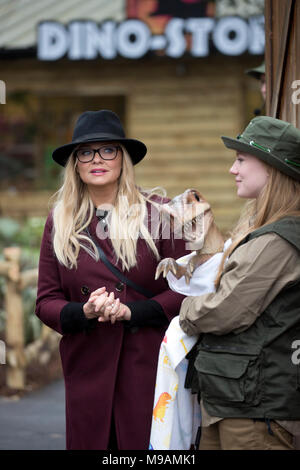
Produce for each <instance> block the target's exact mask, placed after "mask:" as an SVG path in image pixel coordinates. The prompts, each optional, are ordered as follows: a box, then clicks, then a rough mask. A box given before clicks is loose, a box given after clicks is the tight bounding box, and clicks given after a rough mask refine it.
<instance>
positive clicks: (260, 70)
mask: <svg viewBox="0 0 300 470" xmlns="http://www.w3.org/2000/svg"><path fill="white" fill-rule="evenodd" d="M245 73H246V74H247V75H250V77H253V78H256V79H257V80H260V78H261V76H262V75H264V74H265V73H266V67H265V63H262V64H261V65H259V66H258V67H255V68H254V69H248V70H246V72H245Z"/></svg>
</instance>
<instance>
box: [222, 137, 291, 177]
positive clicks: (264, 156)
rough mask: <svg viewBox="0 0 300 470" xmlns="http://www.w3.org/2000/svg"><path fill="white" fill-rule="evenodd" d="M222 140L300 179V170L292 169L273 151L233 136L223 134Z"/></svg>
mask: <svg viewBox="0 0 300 470" xmlns="http://www.w3.org/2000/svg"><path fill="white" fill-rule="evenodd" d="M222 140H223V142H224V144H225V146H226V147H227V148H229V149H232V150H236V151H239V152H243V153H249V154H250V155H254V156H255V157H257V158H259V159H260V160H262V161H263V162H265V163H267V164H268V165H270V166H273V167H275V168H276V169H277V170H279V171H281V172H282V173H284V174H285V175H287V176H290V177H291V178H293V179H296V180H297V181H300V171H298V170H296V169H294V168H293V169H292V168H291V167H290V166H289V165H287V164H286V163H284V162H283V161H282V160H280V159H279V158H278V157H276V155H274V154H273V153H271V152H264V151H263V150H260V149H259V148H257V147H253V146H252V145H250V144H248V143H246V142H243V141H241V140H240V139H232V138H231V137H225V136H222Z"/></svg>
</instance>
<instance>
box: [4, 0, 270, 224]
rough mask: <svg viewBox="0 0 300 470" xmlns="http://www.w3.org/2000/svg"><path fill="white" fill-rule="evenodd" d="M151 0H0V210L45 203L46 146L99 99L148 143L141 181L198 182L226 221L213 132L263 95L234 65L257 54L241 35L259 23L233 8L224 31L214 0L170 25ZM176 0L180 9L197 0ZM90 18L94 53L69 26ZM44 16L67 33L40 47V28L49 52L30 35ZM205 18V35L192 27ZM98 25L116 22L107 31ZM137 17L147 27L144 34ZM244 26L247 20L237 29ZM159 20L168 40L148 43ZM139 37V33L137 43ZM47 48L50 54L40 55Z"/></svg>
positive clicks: (228, 188) (228, 128)
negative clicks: (232, 24)
mask: <svg viewBox="0 0 300 470" xmlns="http://www.w3.org/2000/svg"><path fill="white" fill-rule="evenodd" d="M18 3H20V4H21V3H22V5H23V7H24V8H23V10H22V9H18V8H17V6H16V4H18ZM159 3H160V2H153V1H151V0H146V1H144V3H143V8H144V7H145V5H146V6H147V8H148V10H147V9H146V10H145V8H144V9H143V8H142V7H141V2H139V1H138V0H135V1H133V0H131V1H128V2H126V1H125V0H117V1H114V2H110V1H105V0H98V1H97V2H95V1H93V0H87V1H86V2H84V3H83V2H77V1H76V0H67V1H66V2H59V1H56V0H55V1H53V0H52V1H50V0H41V1H39V2H34V1H32V0H23V1H22V2H21V1H20V0H16V1H15V2H8V1H7V2H5V1H2V2H1V3H0V26H1V28H2V39H1V43H0V80H2V82H3V83H4V84H5V87H6V95H5V98H6V99H5V104H4V103H3V104H1V105H0V133H1V142H0V161H2V164H1V179H0V184H1V198H0V211H1V214H2V215H3V214H4V215H5V214H9V215H16V216H18V215H20V214H26V213H33V214H34V213H35V214H46V213H47V212H48V200H49V197H50V195H51V194H53V192H54V191H55V189H56V188H57V187H58V185H59V182H60V169H59V168H58V167H57V165H55V164H54V163H53V162H52V160H51V152H52V150H53V149H54V148H55V147H57V146H59V145H62V144H64V143H67V142H69V141H71V138H72V129H73V125H74V122H75V120H76V118H77V117H78V115H79V114H80V113H81V112H83V111H85V110H97V109H101V108H106V109H112V110H114V111H116V112H117V113H118V114H119V115H120V117H121V119H122V121H123V123H124V126H125V128H126V132H127V134H128V136H130V137H133V138H138V139H140V140H142V141H144V142H145V143H146V145H147V147H148V156H147V157H146V158H145V159H144V160H143V161H142V162H141V163H140V164H139V165H137V167H136V176H137V182H138V184H139V185H140V186H143V187H146V188H151V187H155V186H162V187H164V188H165V189H166V190H167V193H168V195H169V196H171V197H172V196H174V195H176V194H179V193H181V192H183V191H184V190H185V189H186V188H189V187H194V188H197V189H199V190H200V191H201V192H202V193H203V194H204V195H205V197H206V198H207V199H208V200H209V201H210V203H211V205H212V208H213V211H214V214H215V216H216V220H217V223H218V225H219V226H220V227H221V228H222V229H223V230H224V232H225V231H227V230H228V229H230V228H231V227H232V225H233V224H234V223H235V221H236V219H237V217H238V214H239V211H240V208H241V204H242V202H241V201H240V200H238V199H237V197H236V188H235V183H234V179H233V178H232V176H230V175H229V173H228V170H229V168H230V166H231V163H232V161H233V158H234V154H233V153H232V152H231V151H229V150H227V149H225V147H224V145H223V143H222V141H221V138H220V137H221V135H228V136H235V135H237V134H238V133H239V132H240V131H241V130H242V129H243V128H244V126H245V124H246V123H247V122H248V121H249V120H250V119H251V117H253V110H254V108H260V107H261V105H262V102H261V97H260V93H259V87H258V83H257V81H256V80H254V79H252V78H251V77H249V76H247V75H246V74H245V70H246V69H248V68H250V67H252V66H257V65H259V64H260V63H261V61H262V60H263V49H262V46H261V45H260V44H255V40H257V37H256V39H253V40H252V39H251V35H250V34H249V32H251V31H252V30H253V28H258V26H257V24H255V25H254V26H253V23H251V19H252V17H250V18H247V17H244V18H241V21H240V22H239V23H238V22H237V23H236V28H237V29H236V31H234V34H235V38H236V39H234V37H233V39H232V38H231V36H230V34H229V32H228V27H227V30H226V24H227V23H226V21H224V23H223V24H222V25H223V26H222V27H221V26H219V25H221V23H220V21H221V20H222V18H228V16H226V15H225V16H222V17H221V18H220V17H218V9H216V7H218V2H217V4H216V5H214V2H201V1H199V5H200V4H201V7H204V6H206V11H205V12H206V16H205V15H204V16H203V15H202V16H203V17H201V18H202V19H205V20H206V21H203V22H202V23H200V22H199V21H198V23H197V22H195V20H197V18H196V17H194V16H193V17H192V18H189V17H188V16H187V15H188V13H189V12H187V15H183V16H182V18H181V19H179V18H178V17H175V16H174V18H173V20H174V21H173V23H172V28H173V29H172V28H171V27H170V24H171V23H170V21H171V20H170V14H171V13H172V12H169V13H170V14H169V15H168V16H166V12H164V11H160V12H159V11H158V13H159V14H157V15H156V16H155V9H154V10H153V8H154V6H155V5H156V8H157V4H159ZM175 3H177V4H178V5H177V6H178V8H179V7H180V8H181V7H182V6H187V5H188V4H190V5H194V6H195V4H196V3H197V1H195V2H187V3H186V2H184V0H182V1H180V0H178V2H174V4H175ZM225 3H226V2H225ZM239 3H240V2H239ZM33 4H36V6H37V4H38V5H39V8H34V5H33ZM96 4H97V5H98V6H96ZM99 4H101V5H102V7H103V8H99ZM179 4H182V5H179ZM183 4H184V5H183ZM13 5H14V7H16V9H15V10H14V11H13ZM26 5H27V6H26ZM47 6H48V8H47ZM223 6H224V4H223ZM27 7H28V9H26V8H27ZM178 12H179V10H178ZM180 12H181V10H180ZM202 13H203V12H202ZM256 13H257V14H259V13H260V11H257V12H256ZM233 14H234V12H232V11H230V15H233ZM136 15H138V17H137V19H135V20H134V21H132V22H130V20H131V19H132V18H133V16H135V17H136ZM174 15H175V12H174ZM245 16H247V15H245ZM108 18H109V19H110V20H109V21H108V20H107V19H108ZM48 20H51V23H49V25H47V23H45V22H47V21H48ZM75 20H76V21H75ZM79 20H80V21H79ZM177 20H178V21H177ZM193 20H194V21H193ZM198 20H199V18H198ZM126 21H127V23H126ZM147 21H148V23H147ZM176 21H177V22H176ZM125 23H126V24H125ZM96 24H98V25H100V24H101V27H100V26H99V29H98V33H97V34H98V36H97V41H98V43H97V47H98V54H97V56H96V57H94V55H95V53H94V52H95V50H94V49H93V47H94V48H95V47H96V46H94V43H91V44H89V45H87V46H86V48H85V49H84V50H83V49H82V48H81V43H80V42H79V40H78V37H79V36H76V34H77V33H78V34H79V35H80V34H83V33H84V31H86V29H84V28H91V29H89V31H96V30H95V27H96V26H95V25H96ZM42 25H43V28H44V29H41V28H42ZM123 25H124V26H123ZM145 25H146V26H145ZM243 25H244V26H243ZM48 26H49V31H50V33H51V31H52V32H53V31H54V29H52V30H51V28H52V27H53V26H54V27H56V31H57V34H60V38H63V35H64V34H68V35H69V36H68V38H67V39H66V38H65V39H64V43H63V42H62V43H61V51H60V52H59V51H58V49H59V47H58V46H59V44H58V39H57V48H56V50H54V49H53V50H52V51H51V50H50V49H51V38H50V39H49V38H48V39H49V41H48V46H49V47H48V49H49V50H50V53H49V51H48V52H47V50H46V46H45V44H44V45H39V44H38V41H39V40H41V36H42V35H43V34H48V33H47V31H48V30H47V27H48ZM204 26H205V27H206V28H207V30H208V29H209V35H208V33H207V35H206V36H204V35H203V34H204V33H203V31H204V29H203V28H204ZM101 28H102V29H101ZM104 28H107V30H106V29H104ZM109 28H111V30H112V29H113V28H115V29H114V30H113V33H114V34H113V36H109V34H110V33H109ZM130 28H133V29H131V30H130ZM146 28H148V30H149V31H152V33H153V31H154V33H155V34H154V33H153V34H152V35H151V36H149V35H148V36H147V34H148V32H147V31H148V30H147V29H146ZM155 28H156V30H155ZM167 28H168V29H167ZM193 28H194V29H193ZM201 28H202V29H201ZM217 28H218V29H217ZM243 28H244V29H245V28H250V29H248V30H247V32H246V33H245V31H246V30H245V31H243ZM251 28H252V29H251ZM49 31H48V32H49ZM105 31H106V33H107V35H106V36H104V32H105ZM164 31H166V33H165V36H166V35H168V34H169V37H167V40H168V42H167V43H168V48H166V47H163V48H157V46H155V44H157V43H156V42H155V41H161V44H165V45H166V37H165V36H164V35H163V32H164ZM176 31H177V33H178V31H179V33H178V34H179V35H178V36H176V34H175V33H176ZM224 31H225V32H224ZM50 33H49V34H50ZM100 33H101V34H100ZM200 33H201V34H200ZM55 34H56V33H55ZM111 34H112V33H111ZM221 34H223V35H226V40H227V43H228V49H227V50H226V49H224V50H223V49H222V48H225V46H226V43H225V41H223V40H222V36H221ZM101 35H102V36H101ZM238 35H240V36H239V37H240V44H239V46H240V49H238V47H237V46H238V44H237V37H238ZM132 36H134V38H135V39H132ZM233 36H234V35H233ZM109 37H117V38H118V41H119V42H118V43H117V45H116V43H115V42H114V43H113V45H112V44H111V43H109V42H108V38H109ZM154 37H155V41H154V39H153V38H154ZM246 37H247V38H249V37H250V43H249V44H248V43H246V42H245V41H246V39H245V38H246ZM82 38H83V39H82V40H83V41H84V40H85V39H84V37H83V36H82ZM101 38H102V39H103V40H105V41H106V43H105V47H104V46H103V45H102V44H100V43H99V40H100V39H101ZM144 38H146V39H147V41H148V42H146V39H145V41H144V43H143V40H144ZM224 38H225V36H223V39H224ZM138 39H140V40H141V45H139V44H137V41H138ZM71 40H73V43H72V44H71ZM164 40H165V43H164ZM201 40H202V42H201ZM62 41H63V40H62ZM126 41H127V43H126ZM134 41H135V44H134ZM230 41H232V51H233V52H232V54H231V55H230V47H231V45H230ZM251 41H252V42H251ZM52 43H53V41H52ZM67 43H68V44H69V46H68V47H69V48H68V49H67V45H66V44H67ZM134 45H135V46H136V47H133V46H134ZM125 46H127V49H126V47H125ZM142 46H143V47H144V50H142ZM235 46H236V47H235ZM63 47H65V49H64V50H63ZM159 47H161V46H159ZM80 48H81V49H80ZM114 48H115V49H117V50H114ZM147 48H148V49H147ZM180 48H181V49H180ZM87 51H89V52H88V53H89V56H88V57H87ZM47 53H49V54H50V56H51V54H52V57H51V58H49V57H50V56H49V57H48V59H47ZM59 53H61V54H62V56H61V57H58V55H59ZM55 54H56V58H53V57H54V56H55ZM105 55H107V56H108V57H104V56H105ZM3 101H4V100H2V102H3Z"/></svg>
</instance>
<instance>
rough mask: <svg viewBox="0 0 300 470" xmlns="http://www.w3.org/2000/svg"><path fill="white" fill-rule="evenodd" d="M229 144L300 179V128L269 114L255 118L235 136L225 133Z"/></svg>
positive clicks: (226, 142)
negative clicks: (233, 137) (227, 135)
mask: <svg viewBox="0 0 300 470" xmlns="http://www.w3.org/2000/svg"><path fill="white" fill-rule="evenodd" d="M222 140H223V142H224V144H225V146H226V147H228V148H229V149H233V150H236V151H240V152H244V153H250V154H251V155H254V156H255V157H257V158H259V159H260V160H263V161H264V162H265V163H267V164H268V165H270V166H273V167H275V168H277V170H279V171H281V172H282V173H284V174H285V175H288V176H290V177H291V178H293V179H295V180H297V181H300V130H299V129H296V128H295V127H294V126H293V125H292V124H290V123H289V122H285V121H281V120H280V119H275V118H272V117H269V116H258V117H255V118H253V119H252V120H251V121H250V123H249V124H248V126H247V127H246V129H245V130H244V132H243V133H242V134H241V135H239V136H238V137H237V138H236V139H232V138H231V137H225V136H222Z"/></svg>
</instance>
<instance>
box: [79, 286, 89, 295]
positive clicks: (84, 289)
mask: <svg viewBox="0 0 300 470" xmlns="http://www.w3.org/2000/svg"><path fill="white" fill-rule="evenodd" d="M80 290H81V293H82V294H83V295H88V294H89V293H90V289H89V288H88V287H87V286H82V287H81V289H80Z"/></svg>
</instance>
